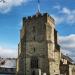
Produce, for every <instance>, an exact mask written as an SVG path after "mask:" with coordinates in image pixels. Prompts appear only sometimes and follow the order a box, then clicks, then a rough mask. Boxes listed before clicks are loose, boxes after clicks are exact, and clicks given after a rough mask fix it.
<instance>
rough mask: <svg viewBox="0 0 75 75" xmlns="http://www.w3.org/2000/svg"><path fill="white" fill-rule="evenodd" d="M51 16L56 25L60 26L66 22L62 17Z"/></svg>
mask: <svg viewBox="0 0 75 75" xmlns="http://www.w3.org/2000/svg"><path fill="white" fill-rule="evenodd" d="M51 16H52V17H53V18H54V20H55V23H56V25H58V24H60V23H62V22H63V21H64V18H62V17H59V16H55V15H51Z"/></svg>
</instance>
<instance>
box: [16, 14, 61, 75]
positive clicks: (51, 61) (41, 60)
mask: <svg viewBox="0 0 75 75" xmlns="http://www.w3.org/2000/svg"><path fill="white" fill-rule="evenodd" d="M18 52H19V53H18V54H19V56H18V59H17V75H59V74H60V70H59V64H60V46H59V45H58V43H57V31H56V30H55V21H54V19H53V18H52V17H51V16H49V15H48V14H47V13H44V14H41V13H37V14H35V15H34V16H28V17H24V18H23V26H22V29H21V31H20V43H19V46H18Z"/></svg>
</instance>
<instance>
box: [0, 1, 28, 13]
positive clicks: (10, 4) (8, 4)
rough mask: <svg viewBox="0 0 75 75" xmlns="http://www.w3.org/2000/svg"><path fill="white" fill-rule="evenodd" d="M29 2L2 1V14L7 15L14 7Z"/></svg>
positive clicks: (0, 10)
mask: <svg viewBox="0 0 75 75" xmlns="http://www.w3.org/2000/svg"><path fill="white" fill-rule="evenodd" d="M27 1H29V0H5V2H4V3H3V1H1V2H0V12H1V13H7V12H9V11H10V10H11V9H12V7H16V6H20V5H22V4H23V3H25V2H27Z"/></svg>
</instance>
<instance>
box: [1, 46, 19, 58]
mask: <svg viewBox="0 0 75 75" xmlns="http://www.w3.org/2000/svg"><path fill="white" fill-rule="evenodd" d="M17 55H18V50H17V49H16V48H7V47H4V46H0V57H5V58H6V57H7V58H9V57H11V58H16V57H17Z"/></svg>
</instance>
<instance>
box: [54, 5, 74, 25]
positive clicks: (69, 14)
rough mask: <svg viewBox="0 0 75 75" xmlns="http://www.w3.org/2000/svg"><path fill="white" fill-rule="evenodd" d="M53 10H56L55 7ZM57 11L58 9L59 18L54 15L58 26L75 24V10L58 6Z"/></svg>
mask: <svg viewBox="0 0 75 75" xmlns="http://www.w3.org/2000/svg"><path fill="white" fill-rule="evenodd" d="M53 8H55V6H54V7H53ZM58 8H59V9H58ZM55 9H58V10H57V16H55V15H54V18H55V19H56V23H57V24H60V23H63V22H64V23H67V24H71V25H72V24H74V23H75V9H69V8H67V7H61V6H59V7H57V6H56V8H55Z"/></svg>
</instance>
